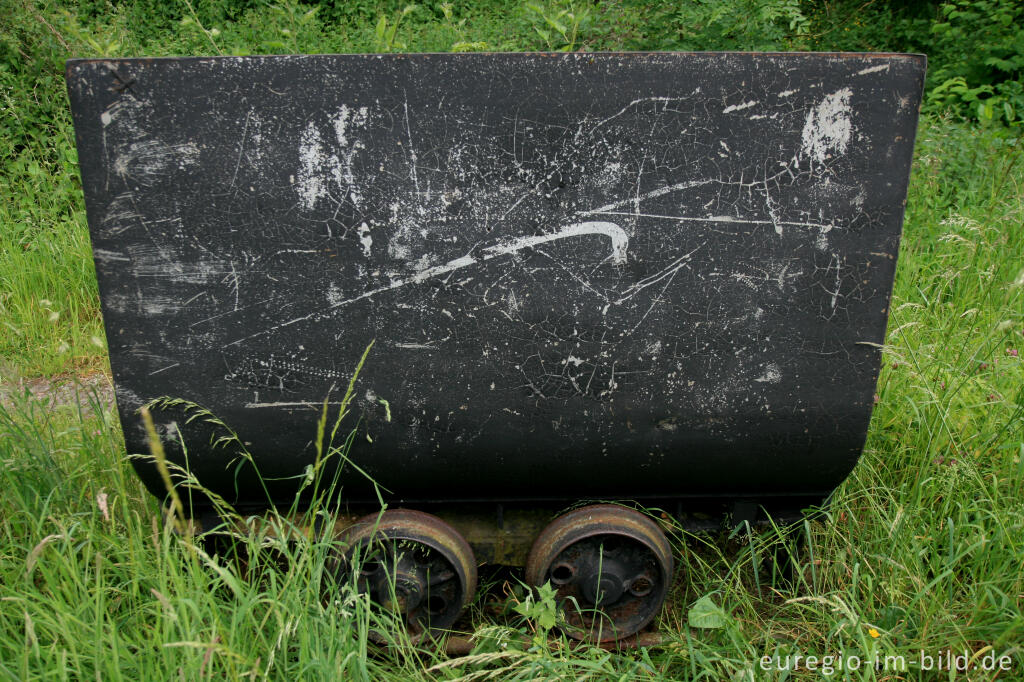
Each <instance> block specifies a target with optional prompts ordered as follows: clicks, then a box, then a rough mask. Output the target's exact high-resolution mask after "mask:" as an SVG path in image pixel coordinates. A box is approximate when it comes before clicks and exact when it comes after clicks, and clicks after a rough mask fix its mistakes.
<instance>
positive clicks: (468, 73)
mask: <svg viewBox="0 0 1024 682" xmlns="http://www.w3.org/2000/svg"><path fill="white" fill-rule="evenodd" d="M924 69H925V64H924V58H923V57H920V56H911V55H874V54H871V55H867V54H740V53H726V54H676V53H664V54H559V55H549V54H492V55H343V56H301V57H300V56H295V57H242V58H183V59H124V60H77V61H72V62H69V64H68V72H67V77H68V87H69V92H70V97H71V103H72V108H73V112H74V122H75V129H76V134H77V141H78V150H79V162H80V165H81V171H82V180H83V185H84V191H85V198H86V206H87V209H88V219H89V227H90V231H91V235H92V244H93V252H94V255H95V263H96V271H97V276H98V279H99V286H100V295H101V299H102V306H103V316H104V322H105V325H106V331H107V340H108V344H109V349H110V360H111V368H112V370H113V374H114V382H115V387H116V394H117V404H118V409H119V411H120V415H121V420H122V424H123V427H124V434H125V440H126V445H127V448H128V450H129V451H130V452H146V451H147V450H148V446H147V443H146V436H145V431H144V430H143V428H142V426H141V425H140V421H139V417H138V414H137V411H138V409H139V408H140V407H141V406H142V405H144V404H146V403H148V402H150V401H152V400H154V399H156V398H160V397H173V398H179V399H183V400H185V401H190V402H192V403H195V404H198V405H202V406H203V407H205V408H207V409H209V410H210V411H211V412H213V413H214V414H216V415H217V417H219V418H220V419H221V420H223V421H224V422H225V423H226V424H228V425H229V426H230V427H231V428H232V429H234V430H235V431H236V432H237V433H238V435H239V437H240V439H241V440H242V441H243V442H244V443H245V445H246V447H247V448H248V450H249V451H250V452H251V453H252V461H253V462H254V463H255V465H256V467H258V470H259V475H260V476H262V478H263V481H264V482H263V483H260V482H259V481H258V479H257V478H256V477H257V472H256V471H255V469H254V467H252V466H244V467H242V468H238V467H236V466H228V465H229V463H230V462H232V461H233V460H235V458H236V457H237V453H236V452H233V451H232V450H231V448H215V447H213V446H212V445H211V442H210V437H209V436H210V434H209V432H208V430H207V429H208V427H207V426H205V425H204V424H203V422H202V420H196V421H193V422H188V423H187V422H186V420H185V415H184V412H183V411H182V410H181V409H180V408H169V409H165V410H162V411H157V412H155V414H154V418H155V419H156V421H157V425H158V428H159V429H160V431H161V433H162V434H163V435H164V436H165V439H164V440H165V444H166V446H167V447H168V449H169V453H170V456H171V457H172V459H176V460H177V461H178V462H179V463H182V464H183V463H184V454H183V453H182V451H181V448H180V443H182V442H183V443H185V445H186V446H187V450H188V453H187V454H188V466H189V468H190V469H191V470H192V471H193V472H194V473H195V474H196V476H197V477H198V479H199V480H200V481H201V482H202V483H203V484H204V485H205V486H207V487H208V488H209V489H210V490H212V491H214V492H216V493H217V494H219V495H221V496H223V497H224V498H226V499H227V500H229V501H230V502H232V503H234V504H237V505H240V506H243V507H245V506H250V507H259V506H261V505H264V506H265V505H266V504H267V502H268V500H267V492H266V491H267V490H269V495H270V496H271V498H273V499H275V500H277V501H287V500H290V499H291V498H292V496H293V495H294V492H295V489H296V486H297V485H298V481H300V480H301V475H302V473H303V472H304V471H305V469H306V467H307V466H308V465H310V464H311V463H313V462H314V460H315V458H316V447H315V441H316V423H317V419H318V417H319V415H320V412H321V409H322V405H323V403H324V400H325V399H326V400H327V402H328V403H329V404H330V405H334V404H336V403H337V402H338V401H340V400H341V396H342V395H343V393H344V390H345V388H346V386H347V384H348V381H349V378H350V377H351V375H352V373H353V372H354V370H355V368H356V366H357V364H358V362H359V359H360V357H361V356H362V355H363V352H364V350H365V349H366V348H367V346H368V345H369V344H370V343H371V342H373V347H372V349H371V350H370V352H369V355H368V356H367V360H366V363H365V365H364V366H363V367H362V370H361V373H360V375H359V377H358V380H357V382H356V394H355V403H354V405H353V408H354V412H353V416H354V417H359V418H361V421H359V423H358V431H359V433H358V435H357V436H356V437H355V438H354V440H353V441H352V446H351V450H350V452H349V458H350V460H351V462H352V463H353V464H354V465H356V466H357V467H358V468H359V469H361V470H362V472H365V474H366V475H368V477H369V478H372V479H373V480H374V481H376V483H377V484H379V486H381V488H382V490H384V491H385V492H384V493H383V494H384V496H385V498H386V499H387V500H388V501H389V502H390V503H391V504H392V506H402V507H407V508H411V509H427V510H433V511H438V513H441V512H443V511H444V510H445V509H462V510H465V509H469V510H473V509H476V510H478V511H479V510H487V509H498V510H499V511H498V512H497V515H496V518H497V521H496V523H497V524H498V530H500V526H501V523H502V517H503V514H504V512H503V511H501V510H516V509H519V510H526V509H550V508H555V507H559V506H561V507H565V506H566V505H570V504H573V503H576V502H578V501H581V500H615V501H633V502H638V503H640V504H644V505H658V506H660V507H662V508H664V509H671V510H680V511H684V512H685V511H687V510H689V509H696V508H707V507H708V505H711V506H712V507H713V508H716V509H718V508H720V509H724V510H729V509H735V508H737V507H736V505H738V504H740V505H742V504H746V505H752V506H753V507H754V508H763V509H768V510H775V511H777V512H778V513H780V514H783V515H784V514H786V513H792V512H797V511H798V510H799V509H801V508H802V507H804V506H806V505H807V504H809V503H816V502H820V501H821V500H823V499H824V498H825V497H826V496H827V495H828V494H829V493H830V491H832V490H833V489H834V488H835V486H836V485H838V484H839V483H840V482H841V481H842V480H843V479H844V478H845V477H846V476H847V475H848V474H849V472H850V471H851V469H852V468H853V466H854V464H855V462H856V461H857V458H858V456H859V454H860V451H861V449H862V447H863V444H864V440H865V434H866V431H867V426H868V421H869V419H870V415H871V409H872V403H873V395H874V391H875V386H876V381H877V377H878V370H879V362H880V344H882V343H883V341H884V337H885V329H886V321H887V317H888V309H889V301H890V293H891V289H892V283H893V274H894V270H895V266H896V257H897V250H898V246H899V240H900V232H901V225H902V219H903V209H904V203H905V198H906V192H907V181H908V176H909V170H910V162H911V155H912V149H913V140H914V133H915V128H916V123H917V114H918V108H919V104H920V96H921V88H922V81H923V77H924ZM351 423H352V425H355V421H353V422H351ZM136 466H137V469H138V473H139V475H140V476H141V477H142V478H143V480H144V481H145V482H146V484H147V485H148V486H149V488H150V489H151V490H152V491H153V492H154V493H155V494H157V495H163V494H164V493H165V490H164V485H163V483H162V482H161V480H160V478H159V476H158V475H157V473H156V470H155V468H154V467H153V466H152V465H150V464H148V463H145V462H141V463H138V464H137V465H136ZM341 482H342V485H343V498H344V500H345V501H346V503H347V504H351V505H354V506H358V505H359V504H362V503H366V504H371V503H375V502H376V500H377V498H376V491H375V489H374V487H373V486H372V485H371V484H370V483H369V480H368V478H367V476H364V475H363V473H360V472H358V471H357V470H356V468H355V467H350V468H349V469H346V470H345V471H344V472H343V474H342V478H341ZM474 505H475V506H474ZM499 505H500V506H499ZM609 509H610V508H608V507H600V508H598V511H599V512H600V511H601V510H604V512H608V510H609ZM410 513H412V512H410ZM474 513H475V512H474ZM487 513H493V512H487ZM608 513H610V514H611V516H612V517H616V513H615V512H608ZM412 515H413V516H415V513H412ZM599 515H600V514H599ZM424 516H425V515H424ZM431 518H433V517H431ZM644 518H646V517H644ZM399 521H401V519H399ZM577 521H578V519H577ZM396 523H398V525H399V526H400V525H401V523H399V522H397V521H396ZM611 523H612V525H614V524H615V523H616V522H615V520H614V518H613V519H612V521H611ZM622 523H625V524H626V525H627V526H628V525H629V524H630V523H633V518H632V517H630V520H629V521H623V522H622ZM456 525H457V524H456ZM446 532H447V531H446ZM645 532H647V530H639V531H637V533H639V534H640V535H642V534H643V533H645ZM428 534H429V533H428ZM627 534H628V533H627ZM456 535H458V534H457V533H456ZM549 535H550V534H549ZM556 535H557V533H556ZM548 539H549V540H550V539H551V538H550V537H548ZM562 540H565V538H562ZM565 542H569V541H568V540H565ZM652 543H653V544H652ZM470 544H471V545H473V546H474V548H476V547H477V543H474V542H472V538H471V542H470ZM483 544H486V543H483V541H481V542H480V545H481V546H482V545H483ZM556 544H557V543H556ZM654 545H658V543H657V542H654V541H652V542H651V543H648V546H649V547H648V548H649V549H650V551H651V552H653V554H658V553H659V552H661V549H660V545H659V546H658V547H654ZM652 548H653V549H652ZM492 549H493V548H492ZM445 551H447V550H445ZM458 551H461V550H458V548H456V549H451V551H449V554H451V553H452V552H454V553H456V554H457V553H458ZM482 551H483V552H484V554H486V553H487V551H491V550H482ZM538 552H540V550H538V549H537V547H536V546H535V547H534V554H537V553H538ZM442 553H444V552H442ZM541 553H542V552H541ZM485 558H489V559H491V560H501V558H500V557H496V556H490V555H488V556H487V557H485ZM656 558H657V557H656ZM521 560H522V559H521V557H520V561H521ZM555 563H556V564H557V563H558V562H557V561H556V562H555ZM563 563H564V562H563ZM622 563H623V565H624V566H625V567H624V568H622V570H623V571H624V572H626V573H628V572H629V571H631V570H633V569H634V568H635V569H636V570H640V568H639V567H640V564H637V565H636V566H634V567H633V568H630V567H629V566H628V565H627V564H629V562H628V561H626V560H623V562H622ZM640 563H641V564H642V563H643V562H642V561H641V562H640ZM557 568H558V567H557V566H555V567H554V569H552V570H555V569H557ZM570 568H573V567H570ZM576 568H578V567H575V568H573V570H576ZM528 572H529V571H528ZM541 572H542V573H544V571H543V570H542V571H541ZM634 572H636V571H634ZM556 574H557V576H556V577H558V578H559V579H560V580H562V579H565V580H569V581H570V582H571V580H573V579H574V578H572V576H570V575H569V572H568V569H567V570H566V571H562V572H561V573H559V571H558V570H555V573H552V574H551V575H556ZM546 575H548V574H545V576H546ZM541 577H544V576H541ZM648 577H650V576H648ZM555 582H556V583H558V580H556V581H555ZM601 584H602V585H603V583H601ZM638 584H639V583H638ZM581 589H582V588H581ZM602 589H603V588H602ZM629 590H632V592H631V594H634V596H635V595H637V594H640V595H641V596H643V594H644V590H645V587H644V585H643V584H641V586H640V587H639V588H636V589H633V588H629V589H628V590H627V592H628V591H629ZM591 596H594V595H591ZM596 600H597V601H596V602H595V603H603V604H605V605H610V604H612V602H611V601H609V600H608V599H606V600H605V601H604V602H601V597H600V595H598V596H597V597H596ZM609 608H610V606H609Z"/></svg>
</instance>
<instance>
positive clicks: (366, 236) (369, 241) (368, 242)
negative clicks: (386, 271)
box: [359, 223, 373, 258]
mask: <svg viewBox="0 0 1024 682" xmlns="http://www.w3.org/2000/svg"><path fill="white" fill-rule="evenodd" d="M359 243H360V244H362V245H363V255H364V256H366V257H367V258H369V257H370V249H371V247H373V237H371V236H370V226H369V225H367V224H366V223H363V224H362V225H360V226H359Z"/></svg>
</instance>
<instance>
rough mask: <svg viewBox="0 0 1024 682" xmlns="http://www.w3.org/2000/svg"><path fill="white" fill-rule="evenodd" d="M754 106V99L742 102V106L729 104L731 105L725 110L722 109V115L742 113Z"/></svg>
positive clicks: (755, 102)
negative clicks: (734, 112) (735, 112)
mask: <svg viewBox="0 0 1024 682" xmlns="http://www.w3.org/2000/svg"><path fill="white" fill-rule="evenodd" d="M755 104H757V100H756V99H752V100H750V101H749V102H744V103H743V104H731V105H729V106H727V107H726V108H725V109H722V113H723V114H728V113H730V112H733V111H743V110H744V109H749V108H750V107H752V106H754V105H755Z"/></svg>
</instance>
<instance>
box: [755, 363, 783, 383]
mask: <svg viewBox="0 0 1024 682" xmlns="http://www.w3.org/2000/svg"><path fill="white" fill-rule="evenodd" d="M754 381H757V382H759V383H762V384H777V383H779V382H780V381H782V372H781V371H780V370H779V366H778V365H776V364H774V363H769V364H767V365H765V366H764V373H762V374H761V376H759V377H758V378H756V379H754Z"/></svg>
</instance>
